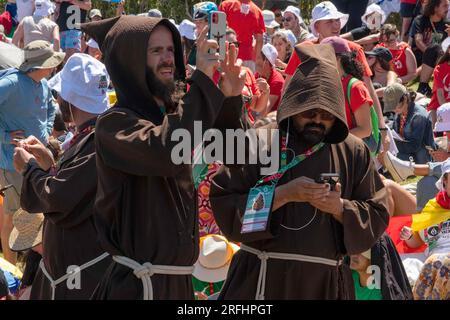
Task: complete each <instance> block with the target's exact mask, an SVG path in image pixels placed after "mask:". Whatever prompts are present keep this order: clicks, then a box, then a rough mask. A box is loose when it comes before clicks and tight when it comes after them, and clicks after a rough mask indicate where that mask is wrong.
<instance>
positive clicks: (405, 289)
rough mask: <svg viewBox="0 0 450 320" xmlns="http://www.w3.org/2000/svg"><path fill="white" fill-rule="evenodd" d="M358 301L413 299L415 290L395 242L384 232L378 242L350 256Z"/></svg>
mask: <svg viewBox="0 0 450 320" xmlns="http://www.w3.org/2000/svg"><path fill="white" fill-rule="evenodd" d="M350 269H352V277H353V281H354V285H355V295H356V300H412V290H411V286H410V284H409V280H408V276H407V274H406V271H405V268H404V267H403V263H402V260H401V258H400V256H399V254H398V252H397V249H396V248H395V244H394V243H393V241H392V239H391V238H390V237H389V235H388V234H387V233H384V234H383V235H382V236H381V237H380V239H378V240H377V242H376V243H375V245H374V246H373V247H372V248H371V249H369V250H367V251H365V252H363V253H361V254H356V255H351V256H350Z"/></svg>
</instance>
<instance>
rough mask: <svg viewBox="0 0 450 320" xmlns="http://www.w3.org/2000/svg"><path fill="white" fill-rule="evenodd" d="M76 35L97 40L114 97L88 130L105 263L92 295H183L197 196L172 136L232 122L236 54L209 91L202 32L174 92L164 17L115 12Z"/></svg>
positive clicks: (194, 239)
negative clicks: (175, 155) (197, 124)
mask: <svg viewBox="0 0 450 320" xmlns="http://www.w3.org/2000/svg"><path fill="white" fill-rule="evenodd" d="M82 29H83V30H84V31H85V32H86V33H87V34H89V35H90V36H92V37H93V38H94V39H95V40H96V41H97V42H98V43H99V45H100V48H101V51H102V52H103V55H104V59H105V65H106V67H107V69H108V72H109V74H110V76H111V80H112V82H113V83H114V87H115V90H116V94H117V100H118V101H117V104H116V105H115V106H114V107H112V108H111V109H110V110H108V111H107V112H106V113H105V114H103V115H102V116H100V118H99V120H98V124H97V131H96V140H95V141H96V148H97V169H98V184H99V187H98V192H97V200H96V205H95V210H96V213H97V217H96V226H97V228H98V230H99V233H100V241H101V244H102V246H103V248H104V249H105V250H106V251H107V252H109V253H110V254H111V255H112V256H113V260H114V262H113V263H112V264H111V266H110V268H109V269H108V270H107V272H106V273H105V277H104V278H103V280H102V282H101V283H100V285H99V287H98V290H97V291H96V293H95V294H94V299H153V298H154V299H193V298H194V293H193V287H192V282H191V273H192V270H193V267H192V266H193V264H194V263H195V262H196V260H197V257H198V250H199V249H198V248H199V239H198V213H197V201H196V199H197V196H196V191H195V189H194V184H193V177H192V165H191V164H176V163H175V162H174V161H173V159H172V150H173V148H174V146H176V145H177V144H178V143H179V142H178V141H177V140H175V141H172V134H173V133H174V132H175V131H176V130H177V129H183V130H184V132H187V133H188V134H189V135H190V137H193V136H194V121H201V122H202V127H203V130H206V129H209V128H213V127H214V128H218V129H221V128H225V127H227V124H229V125H230V126H231V127H234V126H235V125H236V123H238V124H237V126H239V123H240V119H241V110H242V97H241V91H242V88H243V85H244V81H245V73H243V72H242V70H241V68H240V66H239V65H238V64H237V63H236V48H235V47H234V45H231V46H230V49H229V53H228V56H227V59H226V61H225V62H224V63H222V65H221V71H222V77H221V79H222V81H221V82H220V84H219V86H216V85H215V84H214V82H213V81H212V77H213V73H214V71H215V69H216V68H217V66H218V63H219V62H218V57H217V56H214V55H211V54H210V53H208V50H209V49H211V48H215V47H216V46H217V43H216V42H215V41H208V40H207V39H206V32H207V29H204V30H203V31H202V33H201V34H200V36H199V39H198V44H199V46H198V50H199V51H198V53H197V69H196V71H195V72H194V73H193V75H192V77H191V78H190V81H189V84H190V87H189V90H188V92H187V93H186V94H185V95H183V94H182V93H184V92H180V90H182V86H181V84H183V80H184V75H185V69H184V62H183V51H182V47H181V40H180V35H179V33H178V31H177V29H176V27H175V26H174V25H173V24H172V23H171V22H170V21H169V20H167V19H156V18H149V17H131V16H122V17H118V18H112V19H108V20H103V21H100V22H93V23H90V24H87V25H84V26H82ZM192 140H194V139H193V138H192ZM190 148H191V149H190V150H194V145H193V144H192V145H190ZM189 156H190V155H189Z"/></svg>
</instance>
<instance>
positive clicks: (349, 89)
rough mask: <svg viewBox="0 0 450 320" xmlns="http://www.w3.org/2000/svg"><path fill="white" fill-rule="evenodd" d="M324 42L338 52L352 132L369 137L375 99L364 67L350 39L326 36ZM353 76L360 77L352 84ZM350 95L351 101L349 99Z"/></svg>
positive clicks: (339, 67)
mask: <svg viewBox="0 0 450 320" xmlns="http://www.w3.org/2000/svg"><path fill="white" fill-rule="evenodd" d="M321 43H322V44H325V43H328V44H331V45H332V46H333V49H334V52H335V54H336V60H337V67H338V72H339V75H340V77H341V84H342V90H343V91H344V96H345V113H346V116H347V117H346V118H347V125H348V127H349V129H350V133H351V134H353V135H355V136H357V137H358V138H360V139H364V138H367V137H369V136H370V135H371V133H372V123H371V118H370V108H372V104H373V100H372V98H371V97H370V93H369V91H368V90H367V87H366V85H365V84H364V82H362V81H360V80H361V79H362V77H363V71H362V70H363V69H362V66H361V64H360V63H359V61H358V60H357V58H356V56H355V53H354V52H352V51H351V50H350V47H349V46H348V41H347V40H344V39H342V38H340V37H329V38H325V39H324V40H323V41H322V42H321ZM352 78H356V79H358V80H357V81H355V82H354V83H353V84H352V85H351V86H350V81H351V79H352ZM349 97H350V101H348V100H349V99H348V98H349Z"/></svg>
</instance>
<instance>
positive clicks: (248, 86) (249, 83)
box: [242, 67, 261, 123]
mask: <svg viewBox="0 0 450 320" xmlns="http://www.w3.org/2000/svg"><path fill="white" fill-rule="evenodd" d="M243 68H244V69H245V71H246V75H245V85H244V89H242V96H243V97H244V100H247V99H250V100H251V101H253V99H257V98H258V97H259V96H260V95H261V92H260V91H259V88H258V85H257V84H256V78H255V75H254V74H253V72H252V70H250V69H249V68H247V67H243ZM250 105H251V102H250V103H246V104H245V108H246V109H247V111H248V117H249V119H250V121H251V122H252V123H253V122H255V118H254V117H253V115H252V110H251V109H250Z"/></svg>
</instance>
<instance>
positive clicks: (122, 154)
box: [96, 71, 242, 177]
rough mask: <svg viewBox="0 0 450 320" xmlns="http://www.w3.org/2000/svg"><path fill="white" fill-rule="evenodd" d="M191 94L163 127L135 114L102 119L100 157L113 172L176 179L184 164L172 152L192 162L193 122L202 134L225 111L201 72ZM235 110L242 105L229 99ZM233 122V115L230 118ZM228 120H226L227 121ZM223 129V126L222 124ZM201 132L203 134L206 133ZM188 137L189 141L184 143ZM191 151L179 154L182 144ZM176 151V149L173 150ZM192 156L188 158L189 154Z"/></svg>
mask: <svg viewBox="0 0 450 320" xmlns="http://www.w3.org/2000/svg"><path fill="white" fill-rule="evenodd" d="M191 81H192V85H191V87H190V90H189V92H188V93H187V94H186V95H185V96H184V97H183V99H182V101H181V102H180V105H179V107H178V108H177V111H176V112H175V113H171V114H167V115H166V116H165V117H164V120H163V122H162V124H161V125H158V126H157V125H155V124H153V123H152V122H150V121H148V120H145V119H142V118H138V116H137V115H135V114H134V113H133V112H131V111H130V112H128V111H123V110H124V109H121V110H120V109H119V110H117V111H114V110H111V111H110V112H108V113H106V114H105V115H103V116H102V117H100V119H99V121H98V124H97V139H96V145H97V150H98V154H99V156H100V157H101V158H102V160H103V161H104V162H105V164H106V165H108V166H109V167H111V168H114V169H117V170H120V171H122V172H126V173H128V174H133V175H138V176H165V177H174V176H176V175H177V174H178V173H179V172H180V171H181V170H183V168H184V167H185V166H186V165H185V164H176V163H174V162H173V160H172V159H173V158H172V152H176V154H177V155H178V154H182V155H184V156H185V157H186V158H187V159H190V157H191V153H192V150H193V149H194V145H196V144H197V143H199V142H201V138H202V137H201V136H200V137H199V138H200V141H194V140H196V139H195V138H196V137H197V136H198V134H197V135H194V122H195V121H201V125H202V131H203V132H204V131H206V130H207V129H210V128H212V127H213V126H214V124H215V123H216V120H217V118H218V116H219V114H221V111H222V109H223V104H224V100H225V101H226V100H229V99H225V97H224V96H223V94H222V92H221V91H220V90H219V89H218V88H217V86H215V85H214V83H213V82H212V81H211V80H210V79H209V78H208V77H207V76H206V75H205V74H203V73H202V72H200V71H195V72H194V74H193V76H192V78H191ZM230 101H231V102H234V103H235V104H236V106H235V107H234V109H233V108H230V111H231V113H235V112H236V111H237V110H240V108H239V105H240V106H242V102H241V100H240V99H238V98H236V97H235V98H230ZM223 112H224V113H226V110H223ZM230 117H231V118H234V116H233V115H231V116H230ZM224 118H225V117H224ZM221 125H222V126H224V124H221ZM176 130H178V131H177V133H178V132H181V133H182V134H183V135H182V137H181V138H180V137H178V140H175V141H172V134H173V133H174V132H175V131H176ZM203 132H202V133H203ZM185 137H187V138H188V139H184V138H185ZM186 141H187V145H188V146H189V148H186V149H183V150H185V151H186V152H180V149H181V148H180V146H181V142H186ZM174 147H177V148H176V149H175V150H174ZM188 152H189V154H187V153H188Z"/></svg>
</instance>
